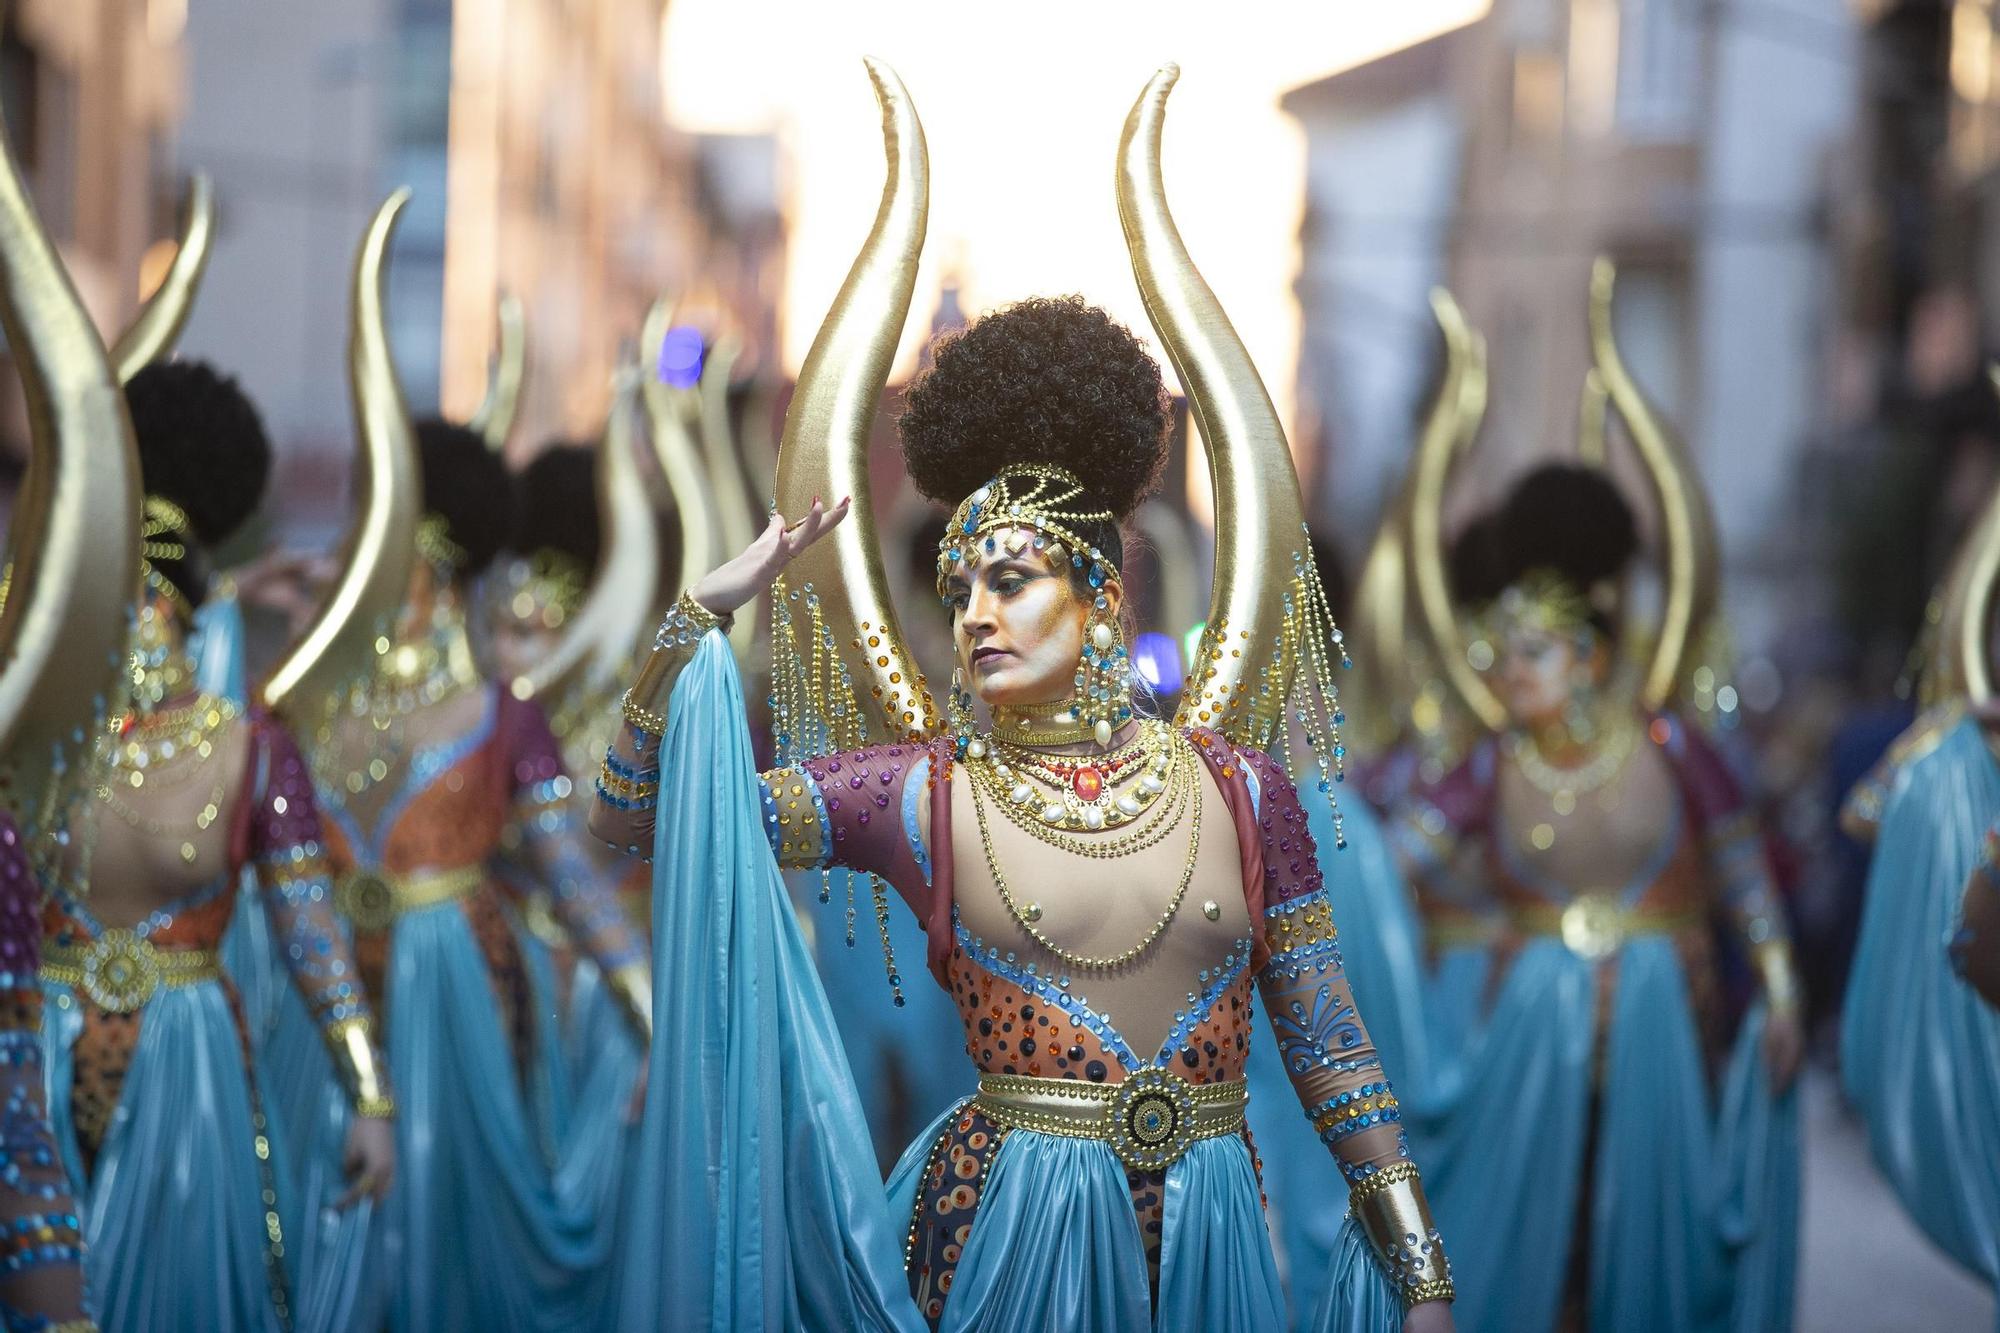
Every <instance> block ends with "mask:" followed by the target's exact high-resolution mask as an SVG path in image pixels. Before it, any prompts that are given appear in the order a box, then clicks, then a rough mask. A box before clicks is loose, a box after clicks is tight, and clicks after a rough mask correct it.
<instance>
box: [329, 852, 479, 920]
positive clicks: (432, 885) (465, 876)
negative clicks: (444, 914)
mask: <svg viewBox="0 0 2000 1333" xmlns="http://www.w3.org/2000/svg"><path fill="white" fill-rule="evenodd" d="M485 882H486V868H485V867H484V866H479V865H470V866H458V867H456V868H455V869H452V870H423V871H418V872H417V873H416V874H413V875H391V874H385V873H384V872H382V871H379V870H352V871H349V872H348V873H347V874H346V875H345V876H344V877H342V879H341V881H340V883H339V884H337V885H335V886H334V890H333V906H334V909H335V910H336V911H338V912H339V913H340V914H341V915H342V916H344V917H346V918H347V919H348V920H349V921H351V922H353V923H354V928H355V929H356V930H387V929H388V928H389V927H391V926H393V925H395V924H396V920H397V918H399V917H402V916H404V915H406V914H408V913H410V912H415V911H420V910H422V909H423V908H426V907H436V906H437V905H438V904H439V903H448V902H452V901H453V900H455V899H458V898H463V897H465V895H466V894H468V893H471V892H472V891H473V890H474V889H476V888H478V887H479V886H480V885H482V884H484V883H485Z"/></svg>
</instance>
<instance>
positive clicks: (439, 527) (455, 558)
mask: <svg viewBox="0 0 2000 1333" xmlns="http://www.w3.org/2000/svg"><path fill="white" fill-rule="evenodd" d="M417 554H418V555H421V556H422V557H423V558H424V559H426V560H428V561H430V562H431V564H432V565H435V566H438V567H440V568H443V569H446V570H460V569H463V568H465V562H466V560H467V558H468V557H467V555H466V550H465V548H464V547H463V546H460V545H459V544H458V543H457V542H455V541H453V540H452V539H451V524H450V522H449V521H447V520H446V518H445V516H444V515H443V514H437V513H431V514H425V515H424V516H423V518H421V519H419V520H418V521H417Z"/></svg>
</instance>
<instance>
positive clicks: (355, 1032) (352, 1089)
mask: <svg viewBox="0 0 2000 1333" xmlns="http://www.w3.org/2000/svg"><path fill="white" fill-rule="evenodd" d="M323 1035H324V1036H325V1038H326V1048H327V1050H328V1051H329V1052H330V1053H331V1054H332V1056H333V1063H334V1067H335V1068H336V1069H338V1070H339V1071H340V1081H341V1085H342V1086H343V1087H345V1088H346V1089H347V1095H348V1098H349V1100H350V1101H352V1102H353V1104H354V1114H356V1115H358V1116H360V1117H361V1118H362V1119H364V1120H388V1119H390V1118H392V1117H393V1116H394V1115H395V1114H396V1099H395V1097H393V1096H392V1095H390V1092H389V1080H388V1071H386V1070H385V1069H383V1068H382V1065H381V1062H380V1061H379V1060H378V1059H377V1058H376V1054H375V1025H374V1023H373V1022H372V1021H371V1020H369V1019H368V1018H367V1017H365V1016H356V1017H352V1018H342V1019H339V1020H337V1021H335V1022H332V1023H329V1024H327V1025H326V1028H325V1030H324V1033H323Z"/></svg>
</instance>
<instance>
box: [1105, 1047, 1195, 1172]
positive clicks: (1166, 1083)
mask: <svg viewBox="0 0 2000 1333" xmlns="http://www.w3.org/2000/svg"><path fill="white" fill-rule="evenodd" d="M1110 1121H1111V1126H1110V1128H1111V1132H1110V1136H1109V1137H1110V1140H1111V1150H1112V1151H1113V1152H1115V1153H1117V1154H1118V1160H1120V1161H1122V1162H1123V1163H1125V1165H1127V1166H1129V1167H1131V1168H1132V1169H1133V1170H1134V1171H1158V1170H1161V1169H1162V1168H1165V1167H1168V1166H1172V1165H1173V1164H1174V1163H1175V1162H1177V1161H1179V1160H1180V1158H1181V1155H1182V1154H1183V1153H1185V1152H1186V1151H1187V1150H1188V1145H1189V1144H1190V1143H1192V1142H1194V1087H1193V1085H1191V1084H1190V1083H1189V1082H1188V1081H1187V1080H1186V1079H1184V1078H1182V1077H1181V1076H1180V1075H1178V1074H1176V1073H1174V1072H1173V1071H1171V1070H1167V1069H1143V1070H1141V1071H1139V1072H1138V1073H1136V1074H1134V1075H1132V1076H1131V1077H1130V1078H1128V1079H1126V1080H1125V1081H1124V1082H1123V1083H1121V1084H1119V1085H1118V1093H1117V1095H1116V1096H1115V1097H1113V1098H1112V1099H1111V1106H1110Z"/></svg>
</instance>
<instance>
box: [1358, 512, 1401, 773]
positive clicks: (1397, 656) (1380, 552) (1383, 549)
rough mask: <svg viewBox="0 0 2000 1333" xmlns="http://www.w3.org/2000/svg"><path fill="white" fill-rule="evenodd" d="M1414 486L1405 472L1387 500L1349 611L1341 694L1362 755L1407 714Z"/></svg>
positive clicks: (1381, 743)
mask: <svg viewBox="0 0 2000 1333" xmlns="http://www.w3.org/2000/svg"><path fill="white" fill-rule="evenodd" d="M1410 490H1411V478H1409V477H1405V478H1404V479H1403V481H1402V484H1400V485H1399V486H1397V487H1396V489H1395V491H1394V493H1392V494H1391V495H1390V496H1389V498H1388V500H1387V501H1386V502H1385V503H1384V505H1383V508H1382V517H1381V519H1380V521H1379V522H1378V523H1377V525H1376V528H1375V537H1374V539H1373V540H1372V541H1370V542H1369V544H1368V554H1367V556H1366V557H1364V558H1363V560H1362V562H1361V576H1360V578H1358V579H1356V580H1355V583H1354V606H1353V610H1351V611H1350V612H1349V613H1348V635H1347V640H1348V646H1349V648H1350V650H1351V651H1352V653H1353V657H1354V674H1353V679H1352V681H1351V683H1349V684H1347V685H1345V686H1343V687H1342V689H1341V694H1342V696H1343V697H1344V698H1346V699H1347V700H1348V701H1349V702H1348V708H1347V715H1348V716H1349V717H1350V718H1352V719H1353V721H1352V722H1351V723H1349V725H1348V728H1347V736H1348V748H1349V750H1350V751H1354V752H1357V753H1361V754H1364V755H1365V754H1371V753H1374V752H1376V751H1379V750H1381V749H1383V748H1385V747H1387V746H1388V745H1390V744H1391V743H1393V742H1394V740H1395V738H1396V736H1397V735H1398V734H1399V733H1400V732H1401V730H1402V728H1403V725H1404V724H1405V723H1406V722H1407V720H1408V717H1409V709H1410V679H1409V670H1408V665H1407V658H1408V649H1407V647H1406V645H1407V643H1408V640H1409V632H1410V624H1409V606H1410V580H1409V577H1408V575H1409V556H1408V549H1407V548H1408V546H1409V539H1410ZM1357 686H1358V687H1359V688H1356V687H1357Z"/></svg>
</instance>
